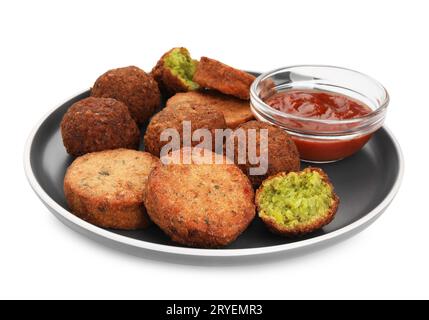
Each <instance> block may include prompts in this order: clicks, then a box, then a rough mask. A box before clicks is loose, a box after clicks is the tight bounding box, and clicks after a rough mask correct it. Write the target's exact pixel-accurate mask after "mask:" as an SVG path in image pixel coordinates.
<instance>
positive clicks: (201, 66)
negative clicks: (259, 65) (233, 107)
mask: <svg viewBox="0 0 429 320" xmlns="http://www.w3.org/2000/svg"><path fill="white" fill-rule="evenodd" d="M193 80H194V81H195V82H196V83H198V84H199V85H200V86H201V87H203V88H208V89H214V90H217V91H220V92H222V93H224V94H227V95H232V96H235V97H237V98H240V99H243V100H249V97H250V85H251V84H252V82H253V81H254V80H255V77H254V76H252V75H251V74H248V73H247V72H244V71H241V70H238V69H234V68H232V67H230V66H228V65H226V64H223V63H222V62H219V61H217V60H214V59H210V58H207V57H201V60H200V62H199V63H198V65H197V70H196V71H195V74H194V78H193Z"/></svg>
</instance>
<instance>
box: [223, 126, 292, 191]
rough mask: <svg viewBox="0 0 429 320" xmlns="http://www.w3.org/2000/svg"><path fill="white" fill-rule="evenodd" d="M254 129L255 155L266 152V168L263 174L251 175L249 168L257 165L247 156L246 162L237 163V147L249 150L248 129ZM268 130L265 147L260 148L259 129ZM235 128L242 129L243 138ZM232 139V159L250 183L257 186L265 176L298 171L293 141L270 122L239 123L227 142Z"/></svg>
mask: <svg viewBox="0 0 429 320" xmlns="http://www.w3.org/2000/svg"><path fill="white" fill-rule="evenodd" d="M251 129H254V130H256V151H257V156H258V157H259V156H260V154H268V170H267V173H266V174H264V175H252V174H251V173H250V168H252V167H258V166H259V163H258V164H252V163H251V161H249V157H248V156H247V157H246V163H245V164H243V163H238V160H239V156H238V151H239V148H241V150H245V151H246V152H248V151H249V149H248V139H249V130H251ZM261 129H267V130H268V140H267V141H266V145H267V147H268V150H267V149H263V148H262V144H261V135H260V132H261V131H260V130H261ZM237 130H244V134H245V135H246V139H245V140H240V139H238V138H237V137H238V132H237ZM231 140H233V141H234V161H235V163H236V164H237V165H238V166H239V167H240V169H241V170H243V172H244V173H245V174H247V175H248V177H249V179H250V181H251V182H252V185H253V186H254V187H255V188H257V187H259V185H260V184H261V183H262V181H263V180H265V179H266V178H267V177H269V176H272V175H274V174H276V173H279V172H290V171H299V169H300V159H299V153H298V149H297V148H296V146H295V143H294V142H293V140H292V139H291V137H290V136H289V135H288V134H287V133H286V132H285V131H284V130H282V129H280V128H278V127H275V126H273V125H271V124H268V123H266V122H261V121H256V120H255V121H249V122H246V123H244V124H242V125H240V126H239V127H238V128H237V129H236V131H235V132H234V134H233V135H232V136H231V137H230V138H229V140H228V141H227V144H226V145H228V143H229V142H230V141H231Z"/></svg>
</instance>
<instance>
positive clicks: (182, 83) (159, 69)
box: [151, 48, 199, 96]
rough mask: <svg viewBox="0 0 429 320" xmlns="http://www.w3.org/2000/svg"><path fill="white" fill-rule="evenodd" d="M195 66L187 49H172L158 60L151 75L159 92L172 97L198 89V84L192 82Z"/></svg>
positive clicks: (195, 63) (194, 61) (195, 62)
mask: <svg viewBox="0 0 429 320" xmlns="http://www.w3.org/2000/svg"><path fill="white" fill-rule="evenodd" d="M197 64H198V61H197V60H194V59H192V58H191V55H190V54H189V51H188V49H186V48H173V49H171V50H170V51H168V52H167V53H165V54H164V55H163V56H162V57H161V59H159V61H158V62H157V64H156V66H155V67H154V68H153V69H152V71H151V75H152V76H153V77H154V79H155V80H156V82H158V86H159V89H160V90H161V92H162V93H164V94H165V95H166V96H172V95H174V94H175V93H176V92H186V91H191V90H195V89H198V87H199V86H198V84H197V83H195V82H194V81H192V78H193V77H194V73H195V70H196V68H197Z"/></svg>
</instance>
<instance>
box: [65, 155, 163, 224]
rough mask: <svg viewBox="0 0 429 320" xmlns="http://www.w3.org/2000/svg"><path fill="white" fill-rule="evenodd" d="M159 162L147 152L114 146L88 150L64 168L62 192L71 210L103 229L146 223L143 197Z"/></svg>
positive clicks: (147, 221) (147, 222)
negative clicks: (150, 175) (105, 149)
mask: <svg viewBox="0 0 429 320" xmlns="http://www.w3.org/2000/svg"><path fill="white" fill-rule="evenodd" d="M159 165H160V161H159V159H158V158H156V157H154V156H152V155H151V154H149V153H147V152H141V151H135V150H127V149H116V150H108V151H102V152H95V153H89V154H86V155H84V156H82V157H79V158H77V159H76V160H75V161H74V162H73V163H72V164H71V166H70V167H69V168H68V169H67V172H66V176H65V178H64V194H65V197H66V200H67V203H68V205H69V207H70V209H71V210H72V212H73V213H74V214H75V215H76V216H78V217H80V218H81V219H83V220H86V221H88V222H90V223H92V224H95V225H97V226H100V227H104V228H114V229H126V230H131V229H140V228H144V227H146V226H147V225H148V224H149V220H148V217H147V215H146V209H145V207H144V203H143V199H144V197H145V194H146V184H147V178H148V176H149V173H150V172H151V171H152V169H153V168H156V167H157V166H159Z"/></svg>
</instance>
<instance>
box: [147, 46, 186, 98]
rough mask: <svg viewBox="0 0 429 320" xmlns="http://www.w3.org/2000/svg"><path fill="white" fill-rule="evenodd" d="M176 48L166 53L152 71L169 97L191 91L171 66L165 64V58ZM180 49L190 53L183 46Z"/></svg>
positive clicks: (162, 90)
mask: <svg viewBox="0 0 429 320" xmlns="http://www.w3.org/2000/svg"><path fill="white" fill-rule="evenodd" d="M174 49H176V48H173V49H171V50H169V51H168V52H166V53H164V54H163V55H162V57H161V58H160V59H159V60H158V62H157V63H156V65H155V67H153V69H152V71H151V72H150V74H151V75H152V77H153V78H154V79H155V81H156V82H157V83H158V87H159V90H160V91H161V92H162V93H163V94H164V95H165V96H167V97H171V96H172V95H174V94H175V93H177V92H186V91H189V88H188V86H187V85H186V84H185V83H183V81H182V80H180V79H179V77H177V76H175V75H174V74H173V73H172V72H171V71H170V69H169V68H166V67H165V66H164V58H165V57H166V56H168V55H169V54H170V53H171V52H172V51H173V50H174ZM180 51H182V52H183V53H185V54H187V53H188V50H187V49H186V48H183V47H182V48H180Z"/></svg>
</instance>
